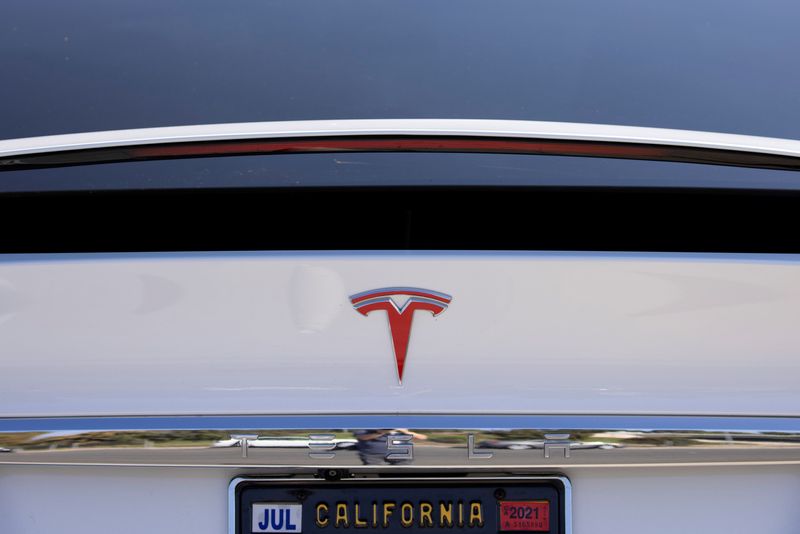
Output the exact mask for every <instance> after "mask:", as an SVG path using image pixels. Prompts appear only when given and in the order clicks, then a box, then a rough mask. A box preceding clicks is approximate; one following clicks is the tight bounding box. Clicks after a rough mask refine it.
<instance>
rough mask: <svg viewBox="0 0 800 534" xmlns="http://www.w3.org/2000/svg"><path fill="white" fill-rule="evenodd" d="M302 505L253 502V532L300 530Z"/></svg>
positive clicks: (301, 527) (301, 529)
mask: <svg viewBox="0 0 800 534" xmlns="http://www.w3.org/2000/svg"><path fill="white" fill-rule="evenodd" d="M302 531H303V505H302V504H290V503H281V502H271V503H253V532H302Z"/></svg>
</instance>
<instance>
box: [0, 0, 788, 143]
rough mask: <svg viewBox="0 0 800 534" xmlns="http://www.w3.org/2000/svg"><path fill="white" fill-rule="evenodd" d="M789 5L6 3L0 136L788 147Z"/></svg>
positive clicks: (634, 1)
mask: <svg viewBox="0 0 800 534" xmlns="http://www.w3.org/2000/svg"><path fill="white" fill-rule="evenodd" d="M798 21H800V2H797V1H795V0H760V1H758V2H755V1H749V0H747V1H745V0H736V1H731V0H670V1H662V2H642V1H640V0H604V1H600V2H598V1H594V0H579V1H569V0H502V1H488V0H403V1H396V0H277V1H275V0H237V1H236V2H230V1H223V0H213V1H212V0H167V1H165V0H115V1H112V2H109V1H107V0H69V1H64V0H5V1H4V2H3V3H2V6H0V64H2V66H3V73H4V75H3V82H2V83H1V84H0V117H2V121H0V138H14V137H24V136H33V135H44V134H55V133H67V132H79V131H90V130H107V129H117V128H136V127H148V126H169V125H181V124H198V123H215V122H239V121H268V120H291V119H333V118H387V117H392V118H395V117H433V118H436V117H448V118H464V117H469V118H508V119H535V120H548V121H575V122H593V123H612V124H626V125H641V126H658V127H668V128H685V129H692V130H708V131H720V132H734V133H747V134H756V135H767V136H775V137H787V138H800V96H799V95H800V55H799V54H798V53H797V51H798V50H800V31H798V24H797V23H798Z"/></svg>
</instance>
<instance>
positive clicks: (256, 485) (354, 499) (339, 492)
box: [229, 475, 572, 534]
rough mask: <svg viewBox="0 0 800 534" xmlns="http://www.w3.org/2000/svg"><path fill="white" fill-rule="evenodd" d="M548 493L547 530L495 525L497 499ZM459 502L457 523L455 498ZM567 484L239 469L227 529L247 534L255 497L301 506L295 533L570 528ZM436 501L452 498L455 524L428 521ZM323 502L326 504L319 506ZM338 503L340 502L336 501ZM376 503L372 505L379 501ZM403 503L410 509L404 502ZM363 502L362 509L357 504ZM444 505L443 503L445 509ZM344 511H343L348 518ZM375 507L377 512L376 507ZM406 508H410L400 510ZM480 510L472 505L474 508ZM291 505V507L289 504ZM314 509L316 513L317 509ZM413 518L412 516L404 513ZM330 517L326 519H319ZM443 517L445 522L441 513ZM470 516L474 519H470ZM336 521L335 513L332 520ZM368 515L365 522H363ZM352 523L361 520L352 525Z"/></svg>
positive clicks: (555, 533) (457, 533)
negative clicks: (243, 472) (263, 473)
mask: <svg viewBox="0 0 800 534" xmlns="http://www.w3.org/2000/svg"><path fill="white" fill-rule="evenodd" d="M541 499H545V500H547V501H548V502H549V503H550V511H551V514H550V521H549V522H550V525H549V526H550V528H549V530H546V531H541V530H540V531H515V532H505V531H502V530H501V528H500V525H499V519H500V515H499V513H500V512H499V508H500V503H502V502H509V501H518V500H519V501H523V500H524V501H529V500H541ZM459 500H460V501H461V502H462V504H463V505H465V506H466V508H463V507H462V508H461V509H462V510H463V516H462V520H461V522H460V524H459V519H458V510H459V507H458V502H459ZM571 501H572V486H571V484H570V482H569V479H567V478H566V477H564V476H559V475H553V476H549V475H548V476H537V475H529V476H497V477H495V476H493V477H473V476H453V477H450V476H448V477H389V476H387V477H364V478H350V479H343V480H336V481H328V480H324V479H316V478H258V477H240V478H236V479H234V480H233V481H232V482H231V484H230V487H229V534H252V533H253V530H252V522H253V520H254V517H253V505H254V504H255V505H258V504H265V503H266V504H269V503H282V504H297V503H300V504H302V505H303V507H302V512H301V513H302V523H301V530H300V532H298V533H297V534H376V533H378V532H380V533H381V534H423V533H424V534H437V531H441V533H442V534H445V532H446V533H447V534H526V532H527V533H529V534H536V533H546V534H572V502H571ZM387 502H388V503H391V502H394V503H395V505H396V506H395V508H393V509H391V510H389V512H390V513H389V517H388V519H387V518H386V517H384V515H383V514H382V512H383V511H384V510H383V505H384V504H385V503H387ZM426 502H428V503H432V504H433V505H434V508H436V507H437V506H440V505H441V503H445V505H446V506H447V505H448V504H450V503H452V505H453V518H452V520H453V526H452V527H451V526H448V525H447V524H446V523H447V521H446V520H447V519H448V518H447V517H446V516H445V517H440V516H438V515H437V513H436V510H434V513H433V514H432V519H431V521H432V522H433V526H429V524H428V523H427V521H426V520H427V518H425V517H422V516H423V515H424V514H423V512H425V511H426V509H425V508H420V507H421V506H423V503H426ZM474 502H478V503H480V506H481V508H480V512H481V514H482V516H483V517H482V520H483V524H482V525H479V523H478V522H477V521H476V520H475V517H470V515H469V514H470V509H469V506H471V505H472V503H474ZM320 503H324V504H327V506H328V508H327V510H326V509H324V508H322V507H320V508H319V509H317V506H318V505H319V504H320ZM340 503H344V504H345V508H344V509H342V508H336V507H338V505H339V504H340ZM378 503H379V504H380V506H378V509H377V510H376V509H374V508H373V507H374V506H375V505H377V504H378ZM406 503H409V504H411V506H412V509H411V510H409V509H408V507H405V508H402V512H403V515H402V517H401V515H400V514H401V507H402V506H404V505H405V504H406ZM356 504H360V510H358V509H356V506H355V505H356ZM446 509H447V507H446V508H445V509H443V510H441V511H444V510H446ZM338 512H342V513H343V515H346V516H347V518H348V525H347V526H345V524H344V522H343V521H339V520H341V519H342V517H337V516H336V514H337V513H338ZM373 512H375V514H373ZM405 512H408V513H405ZM473 512H476V513H477V509H476V510H473ZM287 513H288V512H287ZM318 514H319V515H318ZM409 517H411V518H416V522H415V521H414V520H413V519H412V521H411V523H410V524H408V523H407V522H401V519H408V518H409ZM325 518H327V519H328V521H329V523H328V524H327V525H326V526H325V527H320V526H318V525H319V523H318V521H319V520H320V519H325ZM442 519H444V520H445V522H444V524H443V523H441V522H440V520H442ZM470 520H472V525H469V524H468V522H469V521H470ZM334 521H337V522H336V523H335V526H334ZM364 522H366V526H363V523H364ZM356 523H359V525H358V526H357V525H356ZM407 524H408V526H406V525H407Z"/></svg>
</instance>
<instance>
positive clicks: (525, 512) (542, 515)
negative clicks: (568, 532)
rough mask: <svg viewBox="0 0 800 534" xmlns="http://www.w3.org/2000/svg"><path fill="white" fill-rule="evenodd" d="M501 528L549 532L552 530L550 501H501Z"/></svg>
mask: <svg viewBox="0 0 800 534" xmlns="http://www.w3.org/2000/svg"><path fill="white" fill-rule="evenodd" d="M500 530H501V531H510V530H525V531H528V532H547V531H548V530H550V503H549V502H548V501H504V502H501V503H500Z"/></svg>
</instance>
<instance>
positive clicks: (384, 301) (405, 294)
mask: <svg viewBox="0 0 800 534" xmlns="http://www.w3.org/2000/svg"><path fill="white" fill-rule="evenodd" d="M402 298H406V299H407V300H406V301H405V302H403V303H402V304H401V305H398V304H397V302H396V300H399V299H402ZM451 300H453V297H451V296H450V295H445V294H444V293H438V292H436V291H431V290H429V289H419V288H416V287H384V288H381V289H373V290H371V291H365V292H363V293H358V294H356V295H352V296H351V297H350V302H352V303H353V307H354V308H355V309H356V311H357V312H358V313H360V314H361V315H364V316H367V315H369V313H370V312H374V311H377V310H382V311H385V312H386V315H387V316H388V318H389V331H390V332H391V334H392V346H393V348H394V359H395V361H396V363H397V380H398V382H400V383H401V384H402V383H403V369H404V368H405V366H406V355H407V354H408V340H409V338H410V337H411V321H412V320H413V319H414V312H415V311H419V310H424V311H429V312H431V313H432V314H433V316H434V317H436V316H437V315H439V314H441V313H442V312H443V311H445V310H446V309H447V306H448V305H449V304H450V301H451Z"/></svg>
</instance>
